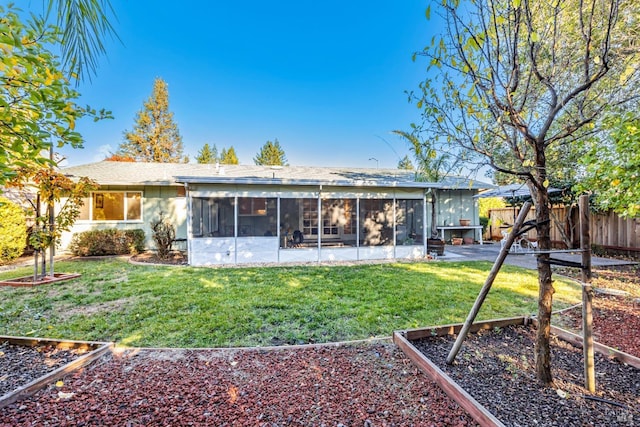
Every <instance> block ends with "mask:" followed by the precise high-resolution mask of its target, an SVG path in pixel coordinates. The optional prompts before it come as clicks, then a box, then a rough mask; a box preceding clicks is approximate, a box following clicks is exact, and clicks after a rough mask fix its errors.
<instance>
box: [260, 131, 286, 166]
mask: <svg viewBox="0 0 640 427" xmlns="http://www.w3.org/2000/svg"><path fill="white" fill-rule="evenodd" d="M253 161H254V162H255V164H256V165H262V166H288V163H287V157H286V156H285V155H284V150H283V149H282V148H281V147H280V142H278V138H276V139H275V141H274V142H271V141H267V142H266V143H265V144H264V145H263V146H262V148H261V149H260V151H259V152H258V155H257V156H256V157H255V158H254V159H253Z"/></svg>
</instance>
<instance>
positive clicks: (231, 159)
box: [220, 145, 238, 165]
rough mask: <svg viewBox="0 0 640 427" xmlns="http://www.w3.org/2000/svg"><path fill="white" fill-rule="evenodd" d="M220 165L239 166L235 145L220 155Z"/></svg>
mask: <svg viewBox="0 0 640 427" xmlns="http://www.w3.org/2000/svg"><path fill="white" fill-rule="evenodd" d="M220 164H223V165H237V164H238V156H236V150H235V149H234V148H233V145H232V146H231V147H229V149H228V150H227V149H226V148H223V149H222V152H221V153H220Z"/></svg>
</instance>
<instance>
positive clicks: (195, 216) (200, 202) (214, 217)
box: [191, 197, 235, 237]
mask: <svg viewBox="0 0 640 427" xmlns="http://www.w3.org/2000/svg"><path fill="white" fill-rule="evenodd" d="M234 215H235V201H234V199H233V197H194V198H193V199H192V200H191V227H192V234H193V236H194V237H233V235H234V229H235V221H234Z"/></svg>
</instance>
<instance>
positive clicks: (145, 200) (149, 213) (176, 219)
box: [59, 186, 187, 251]
mask: <svg viewBox="0 0 640 427" xmlns="http://www.w3.org/2000/svg"><path fill="white" fill-rule="evenodd" d="M98 191H100V192H105V191H142V219H141V220H139V221H91V220H88V221H86V220H78V221H76V223H75V224H74V226H73V228H72V230H71V231H70V232H65V233H63V235H62V239H61V245H60V248H59V250H62V251H66V250H67V248H68V246H69V243H71V239H72V237H73V234H74V233H80V232H83V231H89V230H104V229H109V228H117V229H120V230H134V229H142V230H143V231H144V234H145V246H146V248H147V249H155V244H154V242H153V238H152V230H151V221H153V220H155V219H157V218H159V215H160V212H162V213H163V214H164V215H165V216H167V217H168V218H169V220H170V221H171V223H172V224H173V225H174V226H175V227H176V238H182V239H186V238H187V199H186V197H185V196H180V195H179V190H178V187H176V186H172V187H169V186H165V187H161V186H101V187H100V188H99V190H98Z"/></svg>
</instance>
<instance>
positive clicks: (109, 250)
mask: <svg viewBox="0 0 640 427" xmlns="http://www.w3.org/2000/svg"><path fill="white" fill-rule="evenodd" d="M144 240H145V238H144V231H143V230H140V229H137V230H118V229H115V228H109V229H106V230H92V231H83V232H82V233H74V235H73V237H72V239H71V244H70V245H69V250H70V251H71V253H72V254H74V255H76V256H100V255H128V254H130V255H135V254H137V253H140V252H142V251H143V250H144Z"/></svg>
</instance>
